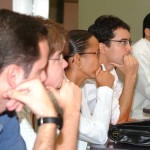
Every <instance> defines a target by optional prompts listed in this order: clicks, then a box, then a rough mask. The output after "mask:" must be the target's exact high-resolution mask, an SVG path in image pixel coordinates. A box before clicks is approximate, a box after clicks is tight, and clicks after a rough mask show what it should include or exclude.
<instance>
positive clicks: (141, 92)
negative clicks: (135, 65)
mask: <svg viewBox="0 0 150 150" xmlns="http://www.w3.org/2000/svg"><path fill="white" fill-rule="evenodd" d="M132 52H133V55H134V56H135V57H136V58H137V59H138V61H139V70H138V79H137V84H136V87H135V89H136V90H135V95H134V101H133V105H132V114H131V116H132V117H134V118H138V119H148V118H150V110H149V112H147V113H149V114H146V113H143V109H144V108H145V110H147V111H148V108H149V109H150V59H149V58H150V13H149V14H148V15H146V17H145V18H144V20H143V38H141V39H140V40H139V41H137V42H136V43H135V44H134V45H133V51H132Z"/></svg>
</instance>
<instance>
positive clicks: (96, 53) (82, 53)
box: [78, 50, 100, 57]
mask: <svg viewBox="0 0 150 150" xmlns="http://www.w3.org/2000/svg"><path fill="white" fill-rule="evenodd" d="M78 54H79V55H84V54H87V55H88V54H95V55H97V57H99V55H100V51H99V50H98V51H97V52H79V53H78Z"/></svg>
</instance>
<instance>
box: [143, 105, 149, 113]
mask: <svg viewBox="0 0 150 150" xmlns="http://www.w3.org/2000/svg"><path fill="white" fill-rule="evenodd" d="M143 112H144V113H146V114H150V105H148V106H146V107H145V108H143Z"/></svg>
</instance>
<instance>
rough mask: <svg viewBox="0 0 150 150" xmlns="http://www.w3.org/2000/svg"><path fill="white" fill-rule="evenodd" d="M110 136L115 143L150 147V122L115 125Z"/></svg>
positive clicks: (110, 130) (142, 121)
mask: <svg viewBox="0 0 150 150" xmlns="http://www.w3.org/2000/svg"><path fill="white" fill-rule="evenodd" d="M108 136H109V138H110V139H112V140H113V141H114V142H115V143H127V144H133V145H139V146H150V120H141V121H136V122H129V123H122V124H117V125H113V126H111V127H110V129H109V132H108Z"/></svg>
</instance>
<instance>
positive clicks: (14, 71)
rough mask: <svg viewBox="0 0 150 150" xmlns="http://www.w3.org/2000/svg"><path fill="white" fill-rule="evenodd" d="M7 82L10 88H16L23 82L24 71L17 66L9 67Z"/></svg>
mask: <svg viewBox="0 0 150 150" xmlns="http://www.w3.org/2000/svg"><path fill="white" fill-rule="evenodd" d="M7 69H8V71H7V81H8V84H9V86H10V87H12V88H15V87H16V86H17V85H18V84H19V83H21V82H22V81H23V78H24V71H23V69H22V68H21V67H19V66H17V65H14V64H13V65H10V66H8V68H7Z"/></svg>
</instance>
